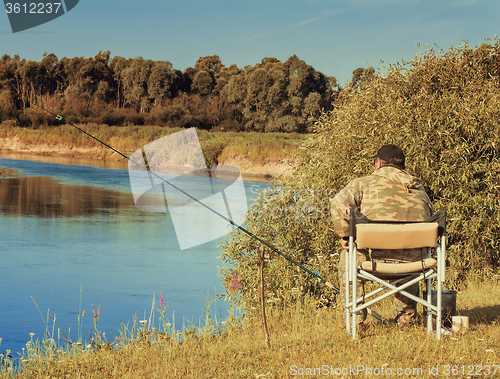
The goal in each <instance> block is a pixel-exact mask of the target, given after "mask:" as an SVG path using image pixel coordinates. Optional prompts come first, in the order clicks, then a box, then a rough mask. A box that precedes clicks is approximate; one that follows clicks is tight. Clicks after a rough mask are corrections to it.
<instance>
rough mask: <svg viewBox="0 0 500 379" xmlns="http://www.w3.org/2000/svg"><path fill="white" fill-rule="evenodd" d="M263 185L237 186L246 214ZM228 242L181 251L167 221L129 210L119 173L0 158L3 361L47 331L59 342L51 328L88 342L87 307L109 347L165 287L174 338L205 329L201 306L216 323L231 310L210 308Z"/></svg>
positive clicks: (81, 164)
mask: <svg viewBox="0 0 500 379" xmlns="http://www.w3.org/2000/svg"><path fill="white" fill-rule="evenodd" d="M35 159H36V160H35ZM67 163H70V164H67ZM95 166H99V167H95ZM268 185H269V183H268V182H263V181H244V187H245V192H246V197H247V204H248V206H251V205H252V204H253V202H255V200H256V198H257V195H258V192H259V191H261V190H262V189H264V188H266V187H267V186H268ZM225 238H226V237H220V238H219V239H217V240H214V241H211V242H207V243H205V244H203V245H199V246H195V247H191V248H189V249H186V250H181V249H180V246H179V242H178V241H177V238H176V234H175V230H174V227H173V223H172V219H171V216H170V214H169V213H168V212H167V213H166V214H165V213H163V214H162V213H149V212H143V211H140V210H138V209H137V208H136V207H135V204H134V199H133V196H132V192H131V187H130V182H129V175H128V171H127V169H126V165H125V164H124V163H113V164H107V163H105V162H100V161H90V160H89V161H84V160H72V161H67V160H62V159H55V158H53V159H50V158H33V159H32V158H30V159H29V160H28V159H26V157H25V156H12V155H10V156H7V155H5V154H3V155H0V241H1V242H0V243H1V245H0V297H1V300H0V338H1V344H0V352H5V351H7V350H11V351H12V352H13V353H14V354H13V355H15V356H17V354H16V352H20V351H21V350H22V348H23V347H25V345H26V342H27V341H29V340H30V333H35V337H34V338H35V339H37V338H38V339H40V340H41V339H43V336H44V333H45V330H46V323H47V325H48V330H49V333H50V334H51V335H52V333H53V330H54V334H53V336H54V339H55V340H56V341H57V340H58V333H57V326H58V327H60V328H61V331H63V332H64V334H65V335H66V336H67V337H69V338H70V339H71V340H72V341H77V340H78V339H79V338H83V339H84V340H85V338H86V337H88V335H89V331H91V330H93V311H92V305H93V306H94V309H95V310H96V311H97V309H98V308H99V306H100V314H99V319H98V329H99V330H101V331H102V332H105V333H106V336H107V337H108V338H109V339H110V340H113V339H114V336H115V335H118V334H119V332H120V328H121V323H124V324H127V323H128V324H129V327H131V325H132V324H133V320H134V317H136V318H137V319H138V320H142V319H149V317H150V312H151V308H152V299H153V296H155V301H156V306H157V307H159V294H160V290H161V288H162V286H163V292H164V296H165V300H166V301H168V310H167V315H168V318H169V322H171V323H173V321H175V326H176V329H178V330H182V328H183V326H185V327H190V326H193V325H199V323H200V321H201V323H202V324H203V321H202V320H203V319H204V317H205V312H206V306H205V303H206V300H207V298H210V301H212V304H211V308H210V309H211V313H212V315H213V316H217V318H218V319H219V321H221V320H223V319H224V318H226V317H227V315H228V308H229V307H228V304H227V303H225V302H223V301H222V300H218V301H217V303H216V304H215V302H214V300H215V298H216V294H221V293H222V292H224V289H223V286H222V285H221V283H220V278H219V277H218V270H219V267H220V266H222V264H223V263H222V261H221V260H220V259H218V256H219V254H220V251H219V250H218V248H217V243H219V242H223V241H224V239H225ZM35 302H36V303H35ZM83 311H85V315H84V316H82V315H83ZM174 313H175V320H174V316H173V315H174ZM48 315H49V317H48ZM158 317H159V314H158V312H157V311H155V317H154V322H155V325H156V326H158ZM79 318H80V324H79V323H78V319H79ZM54 319H55V322H56V324H57V326H55V325H54ZM59 341H60V342H61V343H62V336H60V340H59ZM11 354H12V353H11Z"/></svg>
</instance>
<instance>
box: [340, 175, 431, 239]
mask: <svg viewBox="0 0 500 379" xmlns="http://www.w3.org/2000/svg"><path fill="white" fill-rule="evenodd" d="M351 207H354V208H356V209H358V210H359V211H360V212H361V213H362V214H363V215H365V216H366V217H368V218H369V219H371V220H386V221H425V220H426V219H428V218H429V217H430V216H432V214H433V209H432V203H431V201H430V199H429V197H428V196H427V193H426V192H425V190H424V188H423V187H422V180H421V179H419V178H416V177H414V176H412V175H410V174H408V173H407V172H405V171H403V170H401V169H398V168H396V167H393V166H384V167H381V168H379V169H378V170H376V171H375V172H373V173H372V174H371V175H369V176H364V177H362V178H358V179H354V180H352V181H351V182H350V183H349V184H348V185H347V186H346V187H345V188H344V189H343V190H341V191H340V192H339V193H338V194H337V195H336V196H335V197H334V198H333V199H330V210H331V213H332V217H333V222H334V228H335V231H336V232H337V234H338V235H339V236H340V237H347V236H349V211H350V208H351Z"/></svg>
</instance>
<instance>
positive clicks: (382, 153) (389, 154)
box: [372, 145, 406, 166]
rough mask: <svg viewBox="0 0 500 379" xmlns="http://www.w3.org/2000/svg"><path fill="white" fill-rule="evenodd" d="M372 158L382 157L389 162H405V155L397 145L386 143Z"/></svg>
mask: <svg viewBox="0 0 500 379" xmlns="http://www.w3.org/2000/svg"><path fill="white" fill-rule="evenodd" d="M372 158H380V159H382V160H383V161H386V162H387V163H394V164H399V165H401V164H402V165H403V166H404V164H405V158H406V157H405V155H404V153H403V151H402V150H401V149H400V148H399V147H397V146H396V145H384V146H382V147H381V148H380V149H378V151H377V155H375V156H373V157H372Z"/></svg>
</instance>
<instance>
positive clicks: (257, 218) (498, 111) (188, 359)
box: [4, 39, 500, 378]
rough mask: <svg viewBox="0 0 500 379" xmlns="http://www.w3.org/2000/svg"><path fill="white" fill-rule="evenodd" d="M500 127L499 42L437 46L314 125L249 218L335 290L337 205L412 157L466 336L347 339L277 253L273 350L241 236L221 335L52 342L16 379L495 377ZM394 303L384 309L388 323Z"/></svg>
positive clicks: (136, 334) (310, 285)
mask: <svg viewBox="0 0 500 379" xmlns="http://www.w3.org/2000/svg"><path fill="white" fill-rule="evenodd" d="M499 116H500V41H499V40H498V39H494V40H489V41H487V42H486V43H484V44H482V45H481V46H478V47H471V46H468V45H467V44H466V43H463V44H461V45H460V46H458V47H453V48H450V49H449V50H448V51H441V50H433V49H427V50H425V51H424V52H419V53H418V54H417V55H416V56H415V58H414V59H413V60H412V61H410V62H397V63H395V64H393V65H390V66H389V67H388V68H387V73H386V74H385V75H383V76H381V75H375V74H374V73H373V72H371V71H367V70H365V71H364V72H363V73H361V75H359V76H357V77H356V80H353V82H352V83H350V85H349V86H348V87H347V88H346V89H345V90H343V91H341V92H340V93H339V94H338V97H337V98H336V99H335V101H334V103H333V109H332V110H331V111H329V112H324V113H322V114H321V115H320V116H319V117H318V118H317V121H316V124H315V126H314V133H312V134H310V135H308V136H307V137H306V139H305V141H304V142H303V144H302V145H301V147H300V149H299V151H298V152H297V154H296V155H294V156H293V157H291V159H290V162H291V164H293V166H294V172H293V175H292V176H291V177H288V178H281V179H280V180H279V181H277V182H276V185H274V186H272V187H271V188H270V189H269V190H268V191H265V192H263V193H262V194H261V195H260V196H259V199H258V201H257V203H256V205H254V206H253V207H252V208H251V209H250V210H249V212H248V216H247V221H246V228H247V229H248V230H249V231H251V232H252V233H254V234H255V235H257V236H259V237H260V238H263V239H265V240H267V241H268V242H270V243H272V244H273V245H275V246H276V247H277V248H279V249H280V250H282V251H284V252H285V253H286V254H287V255H290V256H291V257H292V258H293V259H295V260H296V261H298V262H300V263H302V264H303V265H304V266H306V267H308V268H310V269H311V270H314V271H316V272H318V273H319V274H320V275H321V276H322V277H325V278H328V279H330V280H332V281H333V282H335V278H336V276H337V272H336V265H337V263H338V252H339V249H340V246H339V245H338V243H337V238H336V236H335V234H334V232H333V228H332V225H331V220H330V216H329V208H328V199H329V198H330V197H332V196H334V195H335V193H336V191H337V190H339V189H340V188H342V187H343V186H344V185H345V184H346V183H347V182H348V181H349V180H351V179H353V178H355V177H359V176H362V175H366V174H368V173H369V172H370V170H371V166H372V164H373V162H372V160H371V159H369V158H367V157H370V156H372V155H373V154H374V153H375V152H376V151H377V149H378V148H379V147H380V146H381V145H383V144H386V143H394V144H397V145H399V146H401V147H402V148H403V149H404V151H405V152H406V154H407V157H408V164H407V170H408V171H409V172H410V173H412V174H414V175H416V176H419V177H421V178H422V179H423V182H424V185H425V188H426V190H427V192H428V193H429V194H430V196H431V199H432V200H433V203H434V206H435V209H436V210H439V209H443V208H445V209H446V210H447V213H448V216H447V219H448V229H447V240H448V251H447V256H448V259H449V261H450V267H449V269H448V270H447V281H446V283H445V288H447V289H456V290H458V291H459V295H458V301H457V308H458V311H459V313H460V314H462V315H468V316H469V317H470V324H471V327H470V331H469V332H468V333H466V334H464V335H456V336H445V337H444V338H443V339H442V340H441V341H437V340H436V339H434V338H433V337H431V336H429V335H427V332H426V331H425V330H424V328H423V327H422V326H420V325H417V326H413V327H408V328H406V329H402V330H399V329H397V327H396V326H391V325H389V326H382V325H377V324H374V323H373V321H372V323H371V324H369V325H368V327H367V328H366V329H365V330H363V331H361V333H360V338H359V339H358V340H355V341H353V340H351V339H350V338H349V337H348V336H347V335H346V333H345V332H344V326H343V321H342V317H343V312H342V311H339V310H332V309H330V308H327V309H325V308H322V309H320V310H316V309H315V306H314V305H315V304H314V303H315V302H314V299H315V298H317V297H318V295H319V294H321V293H325V294H327V295H332V294H329V293H328V291H327V289H326V288H324V287H323V286H321V285H320V283H318V282H317V281H316V280H313V279H311V278H310V277H309V276H307V275H306V274H305V273H302V272H300V271H299V270H298V269H297V268H296V267H294V266H291V265H290V264H289V263H288V262H286V261H285V260H284V259H283V258H281V257H278V256H275V255H273V254H270V253H267V255H266V257H265V260H266V269H265V283H266V293H265V296H266V299H267V304H268V325H269V329H270V334H271V348H270V349H265V348H264V340H263V336H262V329H261V323H260V317H259V315H258V312H257V309H258V307H259V282H258V275H257V272H258V267H259V258H258V249H259V244H257V243H256V241H254V240H252V239H251V238H249V237H248V236H247V235H245V234H243V233H241V232H239V231H236V232H234V233H232V234H231V235H230V237H229V239H228V241H227V242H226V243H224V244H223V245H221V259H222V260H223V261H224V263H225V267H226V268H224V269H223V270H221V275H222V281H223V283H224V285H225V287H226V290H227V291H226V294H225V296H224V297H225V298H226V299H227V301H230V302H231V304H232V306H233V307H235V308H239V309H241V310H242V311H244V314H243V316H242V317H240V318H235V317H232V316H230V317H229V318H228V319H227V320H225V323H224V324H222V322H220V320H216V319H211V318H209V317H208V316H207V322H206V324H205V326H200V327H199V328H191V329H190V328H187V329H184V330H183V331H181V332H180V333H181V334H180V335H179V334H178V331H176V330H175V329H174V330H172V331H168V330H166V329H163V330H162V329H161V328H160V329H159V330H154V331H153V330H152V327H151V328H147V327H146V325H148V321H146V322H145V323H144V325H141V326H139V324H140V322H139V324H138V323H137V322H135V323H134V326H133V327H132V329H131V330H132V331H126V330H125V331H124V332H123V333H122V334H120V336H122V335H123V336H124V338H118V340H117V341H116V343H115V345H114V346H113V348H112V347H111V346H110V345H109V343H107V342H106V341H103V343H98V344H96V345H94V346H93V345H92V344H91V346H90V347H88V348H87V347H85V348H84V347H83V346H76V347H75V346H70V347H69V348H68V349H69V350H68V352H66V353H65V354H63V352H64V351H63V352H61V353H58V352H57V350H55V349H56V347H55V346H54V345H52V346H53V347H50V346H51V345H50V344H51V343H52V342H51V341H50V339H44V340H43V342H41V343H40V344H39V345H38V346H40V349H42V350H39V351H38V352H36V351H35V353H36V354H37V356H34V355H31V356H29V357H28V358H29V359H28V358H26V357H25V358H24V359H26V362H24V363H23V369H22V370H21V372H20V373H19V374H18V375H19V377H23V375H27V376H25V377H37V376H38V377H44V376H46V377H47V376H48V377H65V376H69V377H79V376H80V377H138V378H139V377H203V378H209V377H228V378H233V377H234V378H248V377H255V378H265V377H269V378H271V377H295V376H300V375H303V376H306V375H308V376H309V377H314V376H316V377H318V376H320V374H319V373H318V371H314V372H313V371H311V370H314V369H316V368H323V365H327V366H328V367H333V369H335V368H341V369H342V368H346V367H349V366H356V367H358V365H359V367H362V366H364V367H365V369H368V368H371V369H372V370H374V369H376V368H378V369H379V371H378V373H379V375H380V373H381V371H380V370H382V369H384V370H387V369H388V368H391V369H392V370H394V372H393V375H394V373H395V372H396V371H395V370H396V369H397V368H402V369H403V370H404V369H417V370H418V369H419V368H422V371H411V372H404V377H429V376H436V377H449V376H450V375H451V376H453V375H454V376H455V377H466V376H471V377H473V376H478V375H480V374H482V376H484V375H485V374H486V372H488V375H493V373H495V375H498V374H499V370H500V368H499V367H498V365H499V364H500V362H499V360H500V345H499V342H498V341H500V328H499V327H498V324H499V323H500V318H499V313H500V306H499V305H498V300H497V299H498V295H499V294H500V284H499V270H498V266H499V263H500V245H499V244H500V242H499V239H498V236H499V235H500V230H499V229H500V125H499V123H500V117H499ZM390 306H391V303H390V301H389V302H386V303H383V304H381V305H380V307H381V308H382V309H378V308H377V309H376V310H377V311H379V312H380V313H381V314H387V313H389V312H388V309H389V308H390ZM384 307H385V308H384ZM144 321H145V320H144ZM97 332H98V330H97V331H96V332H95V333H94V336H93V337H94V341H99V339H100V337H98V333H97ZM182 333H184V334H182ZM125 337H126V338H125ZM44 346H45V347H44ZM43 349H45V350H43ZM84 350H85V352H84ZM63 355H64V356H63ZM4 362H7V366H8V364H9V362H11V361H8V360H4ZM5 364H6V363H4V365H5ZM292 366H293V367H292ZM8 369H9V368H8V367H7V368H4V371H5V370H8ZM306 369H309V371H306ZM300 370H301V371H300ZM436 370H437V371H436ZM385 372H386V373H387V371H385ZM300 373H303V374H300ZM308 373H309V374H308ZM434 373H436V374H437V375H434ZM4 375H7V374H4ZM30 375H31V376H30ZM373 375H377V374H376V372H374V371H372V374H369V373H368V372H366V371H365V372H364V373H363V372H361V373H360V376H361V377H363V376H368V377H371V376H373ZM396 375H397V374H396ZM345 376H349V374H345Z"/></svg>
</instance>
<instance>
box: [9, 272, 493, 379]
mask: <svg viewBox="0 0 500 379" xmlns="http://www.w3.org/2000/svg"><path fill="white" fill-rule="evenodd" d="M499 297H500V283H499V282H498V281H489V282H487V283H481V284H478V283H472V284H470V285H468V286H467V288H464V289H463V290H462V291H460V292H459V295H458V298H457V309H458V312H459V313H460V314H461V315H466V316H469V318H470V330H469V332H467V333H465V334H458V335H449V336H444V337H443V339H442V340H441V341H438V340H436V339H435V338H434V337H431V336H429V335H428V334H427V332H426V331H425V328H424V326H422V325H417V326H412V327H408V328H406V329H398V328H397V327H396V326H394V325H389V326H382V325H378V324H375V323H374V321H370V323H369V324H368V326H367V327H366V328H365V329H364V330H362V331H361V332H360V334H359V338H358V339H357V340H352V339H351V338H350V337H348V336H347V334H346V332H345V330H344V324H343V317H342V311H341V309H340V307H339V308H337V309H332V308H321V309H319V310H317V309H316V308H315V302H314V301H306V302H305V303H303V304H299V305H290V306H287V307H285V309H284V310H279V309H271V308H268V326H269V332H270V339H271V348H270V349H266V348H265V347H264V346H265V345H264V340H263V333H262V325H261V320H260V317H259V316H258V315H257V316H253V317H252V316H249V317H247V318H246V319H245V320H244V321H243V322H239V320H233V321H231V320H226V322H225V323H220V322H219V321H214V320H207V323H206V325H204V326H203V327H200V328H197V329H196V330H195V329H188V330H184V333H183V334H182V335H179V334H177V333H174V332H173V330H175V329H171V327H170V324H168V323H167V321H168V320H165V322H163V320H162V319H161V317H160V327H159V330H160V331H161V333H158V331H157V330H153V329H152V327H148V325H149V322H145V321H144V322H142V323H141V322H140V321H137V322H136V323H135V324H134V326H133V327H131V328H130V329H126V328H123V329H122V334H121V336H120V338H119V339H117V340H116V341H115V342H114V343H113V344H111V343H104V342H103V341H102V339H101V337H99V335H95V336H94V343H93V344H92V345H89V346H82V345H78V344H75V345H71V346H69V347H67V348H57V347H56V346H55V344H54V342H53V341H51V340H48V341H47V340H45V341H43V342H42V343H41V344H37V343H36V342H29V343H28V345H27V347H26V349H25V352H24V356H23V357H22V360H23V362H24V363H22V367H23V369H22V371H21V372H19V373H18V374H17V375H16V378H67V377H69V378H80V377H81V378H125V377H126V378H291V377H352V376H354V375H353V372H355V373H356V374H357V377H375V376H377V377H385V376H386V375H384V374H382V373H385V374H387V373H388V372H389V370H392V376H399V377H405V378H412V377H414V378H423V377H474V376H477V375H480V374H482V376H488V377H495V376H498V375H500V367H499V365H500V328H499V325H500V317H499V313H500V305H498V300H497V299H498V298H499ZM391 304H392V303H391V301H390V300H389V301H387V302H386V303H385V304H382V305H381V306H380V307H381V308H379V309H378V310H379V311H380V312H381V313H383V314H388V313H390V308H391ZM162 324H163V325H164V328H165V329H164V330H166V331H167V332H166V333H164V330H163V329H162V327H161V325H162ZM172 328H173V327H172ZM181 339H182V341H181ZM11 363H12V360H4V364H3V367H2V369H1V372H2V374H0V378H8V377H10V375H9V374H8V373H7V372H6V371H8V368H7V369H6V368H5V367H6V366H7V367H9V364H11ZM339 370H340V371H339ZM342 370H344V374H342ZM351 370H355V371H351ZM358 370H359V371H358ZM370 370H371V373H370ZM436 372H438V373H439V375H434V374H435V373H436ZM488 372H489V374H487V373H488ZM377 373H378V374H377ZM447 373H448V375H447ZM337 374H341V375H337ZM493 374H494V375H493Z"/></svg>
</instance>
